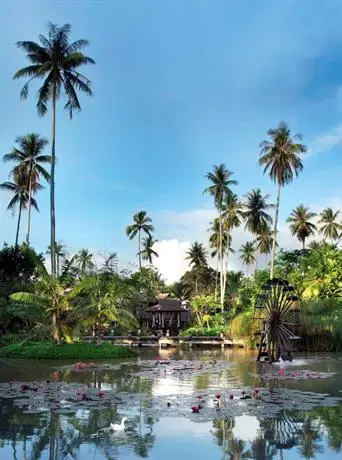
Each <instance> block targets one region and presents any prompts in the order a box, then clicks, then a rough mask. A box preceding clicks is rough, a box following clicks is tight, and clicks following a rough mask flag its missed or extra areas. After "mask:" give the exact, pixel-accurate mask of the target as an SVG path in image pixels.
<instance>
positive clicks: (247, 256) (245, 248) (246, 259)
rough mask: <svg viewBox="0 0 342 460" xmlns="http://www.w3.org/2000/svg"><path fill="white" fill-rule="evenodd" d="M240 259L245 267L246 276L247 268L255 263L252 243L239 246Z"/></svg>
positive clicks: (248, 242)
mask: <svg viewBox="0 0 342 460" xmlns="http://www.w3.org/2000/svg"><path fill="white" fill-rule="evenodd" d="M240 259H241V260H242V262H243V263H244V264H245V265H246V266H247V275H248V268H249V266H250V265H252V264H254V263H255V246H254V242H253V241H247V242H246V243H245V244H243V245H242V246H241V248H240Z"/></svg>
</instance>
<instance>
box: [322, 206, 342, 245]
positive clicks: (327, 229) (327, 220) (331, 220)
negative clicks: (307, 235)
mask: <svg viewBox="0 0 342 460" xmlns="http://www.w3.org/2000/svg"><path fill="white" fill-rule="evenodd" d="M339 214H340V211H334V210H333V209H332V208H325V209H323V211H322V212H321V213H320V215H319V216H320V220H319V221H318V224H319V225H320V228H319V232H320V233H322V234H323V237H324V239H330V241H331V243H333V242H334V241H336V240H338V239H339V238H340V231H341V230H342V225H341V223H340V222H339V221H338V216H339Z"/></svg>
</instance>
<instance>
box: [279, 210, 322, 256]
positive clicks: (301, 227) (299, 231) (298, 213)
mask: <svg viewBox="0 0 342 460" xmlns="http://www.w3.org/2000/svg"><path fill="white" fill-rule="evenodd" d="M314 217H316V214H315V213H314V212H311V211H310V210H309V208H307V207H305V206H304V205H303V204H300V205H299V206H297V207H296V208H295V209H293V211H292V212H291V214H290V216H289V217H288V218H287V220H286V222H288V223H289V224H290V230H291V234H292V235H295V236H296V237H297V238H298V240H299V241H301V242H302V244H303V249H305V240H306V238H308V237H309V236H311V235H313V234H314V233H315V230H316V225H315V224H313V223H312V222H310V219H313V218H314Z"/></svg>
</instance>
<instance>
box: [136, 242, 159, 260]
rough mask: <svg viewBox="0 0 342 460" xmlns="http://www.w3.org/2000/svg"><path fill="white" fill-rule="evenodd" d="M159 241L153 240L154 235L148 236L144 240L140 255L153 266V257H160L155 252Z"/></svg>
mask: <svg viewBox="0 0 342 460" xmlns="http://www.w3.org/2000/svg"><path fill="white" fill-rule="evenodd" d="M157 242H158V240H155V239H153V236H152V235H147V236H146V238H143V240H142V250H141V251H140V255H141V258H142V260H147V261H148V263H149V264H151V265H152V257H159V254H158V253H157V252H156V251H154V250H153V246H154V244H155V243H157Z"/></svg>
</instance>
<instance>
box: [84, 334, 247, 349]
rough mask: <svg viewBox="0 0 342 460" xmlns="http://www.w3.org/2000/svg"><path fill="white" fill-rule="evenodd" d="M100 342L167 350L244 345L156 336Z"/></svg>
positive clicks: (218, 338)
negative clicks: (181, 347) (172, 348)
mask: <svg viewBox="0 0 342 460" xmlns="http://www.w3.org/2000/svg"><path fill="white" fill-rule="evenodd" d="M81 340H84V341H85V342H88V341H93V340H94V337H93V336H89V335H88V336H83V337H81ZM101 340H103V341H108V342H111V343H113V344H115V345H125V346H130V347H159V348H169V347H178V346H186V345H187V346H189V348H192V347H196V348H197V347H202V346H203V347H213V346H219V347H221V348H226V347H228V348H231V347H239V348H243V347H244V346H245V343H244V342H243V341H233V340H231V339H229V338H226V337H222V336H215V337H211V336H210V337H209V336H186V337H183V336H180V335H176V336H157V335H146V336H145V335H144V336H143V335H125V336H122V335H103V336H101Z"/></svg>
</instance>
